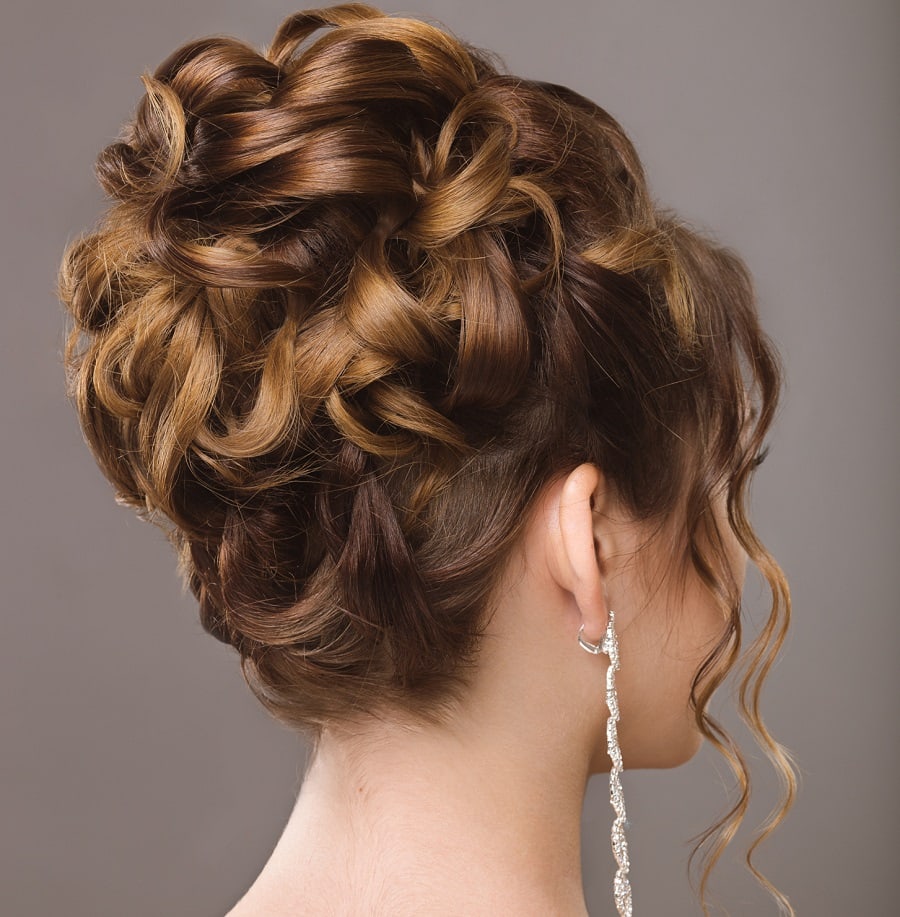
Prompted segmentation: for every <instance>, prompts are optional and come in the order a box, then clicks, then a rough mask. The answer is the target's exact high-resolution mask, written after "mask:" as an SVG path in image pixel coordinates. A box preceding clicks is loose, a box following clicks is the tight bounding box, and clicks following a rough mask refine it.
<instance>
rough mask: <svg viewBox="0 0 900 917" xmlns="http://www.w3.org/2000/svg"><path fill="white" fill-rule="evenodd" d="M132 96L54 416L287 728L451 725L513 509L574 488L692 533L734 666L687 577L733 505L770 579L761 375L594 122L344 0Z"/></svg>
mask: <svg viewBox="0 0 900 917" xmlns="http://www.w3.org/2000/svg"><path fill="white" fill-rule="evenodd" d="M323 27H328V28H327V29H326V30H325V31H324V32H322V33H319V30H320V29H322V28H323ZM143 79H144V84H145V87H146V94H145V96H144V97H143V98H142V99H141V101H140V104H139V106H138V108H137V112H136V115H135V117H134V119H133V120H132V121H131V122H129V124H128V125H126V128H125V130H124V132H123V135H122V136H121V138H120V139H118V140H117V141H116V142H114V143H112V144H111V145H110V146H108V147H107V148H106V149H105V150H104V151H103V152H102V154H101V155H100V157H99V160H98V176H99V179H100V181H101V183H102V185H103V188H104V189H105V191H106V192H107V193H108V194H109V196H110V197H111V198H112V203H111V206H110V208H109V210H108V211H107V213H106V214H105V215H104V218H103V220H102V221H101V223H100V224H99V225H98V226H97V227H96V228H95V229H94V230H93V231H92V232H90V233H89V234H86V235H85V236H83V237H82V238H80V239H78V240H76V241H75V242H74V243H72V244H71V245H70V246H69V248H68V250H67V252H66V255H65V259H64V263H63V266H62V270H61V275H60V295H61V297H62V299H63V300H64V302H65V304H66V306H67V308H68V309H69V311H70V312H71V314H72V316H73V317H74V322H75V324H74V327H73V329H72V332H71V335H70V338H69V342H68V348H67V354H66V356H67V363H68V368H69V373H70V383H71V391H72V394H73V396H74V398H75V401H76V404H77V409H78V411H79V415H80V418H81V422H82V425H83V428H84V431H85V434H86V437H87V439H88V441H89V444H90V446H91V448H92V450H93V451H94V453H95V455H96V457H97V460H98V461H99V463H100V465H101V467H102V468H103V470H104V472H105V474H106V475H107V476H108V477H109V479H110V480H111V482H112V483H113V485H114V487H115V490H116V493H117V495H118V498H119V499H120V500H121V501H123V502H125V503H127V504H129V505H131V506H133V507H135V508H137V509H138V511H139V512H140V513H141V514H142V515H145V516H147V517H149V518H151V519H153V520H154V521H156V522H158V523H159V524H161V525H163V526H164V527H165V528H166V530H167V532H168V535H169V537H170V538H171V540H172V542H173V544H174V545H175V546H176V547H177V549H178V551H179V554H180V558H181V563H182V569H183V572H184V575H185V577H186V579H187V581H188V582H189V584H190V587H191V589H192V590H193V592H194V594H195V595H196V596H197V598H198V600H199V604H200V611H201V615H202V621H203V625H204V627H205V628H206V629H207V630H208V631H209V632H211V633H212V634H214V635H216V636H217V637H218V638H219V639H221V640H223V641H225V642H227V643H229V644H231V645H233V646H234V647H235V648H236V649H237V650H238V651H239V652H240V655H241V660H242V665H243V668H244V671H245V674H246V676H247V678H248V681H249V683H250V685H251V687H252V688H253V690H254V691H255V692H256V694H257V695H258V696H259V698H260V699H261V700H262V702H263V703H264V704H265V705H266V706H267V707H268V708H269V709H270V710H271V711H272V712H273V713H274V714H275V715H276V716H278V717H279V718H281V719H282V720H283V721H285V722H287V723H290V724H292V725H293V726H295V727H297V728H299V729H303V730H307V731H310V732H312V733H315V732H316V731H317V730H319V729H321V727H322V726H324V725H326V724H327V723H329V722H332V721H339V720H342V719H347V718H350V717H354V716H360V715H365V714H367V713H371V712H374V711H376V710H378V709H379V708H394V709H397V710H401V711H405V712H407V713H411V714H415V715H419V716H424V717H436V716H439V715H440V712H441V711H442V710H445V709H446V707H447V705H448V704H449V703H450V702H452V700H453V698H454V697H456V696H458V694H459V692H460V691H461V690H462V689H463V687H464V685H465V683H466V673H467V671H468V670H469V669H470V667H471V665H472V664H473V663H474V661H475V658H476V655H477V649H478V645H479V644H478V639H479V635H480V633H482V629H483V626H484V622H485V619H486V615H487V614H488V613H489V609H490V602H491V596H492V593H493V590H494V589H495V588H496V585H497V583H498V581H499V577H500V575H501V572H502V570H503V567H504V563H505V561H506V559H507V557H508V556H509V552H510V551H511V549H512V546H513V545H514V544H515V543H516V540H517V538H518V536H519V534H520V533H521V531H522V527H523V525H524V522H525V519H526V517H527V512H528V509H529V507H530V506H531V505H532V502H533V500H534V498H535V496H536V495H537V494H538V492H539V491H540V490H541V488H542V487H543V486H544V485H545V484H547V482H548V481H550V480H551V479H552V478H553V477H554V476H555V475H558V474H561V473H564V472H566V471H567V470H569V469H571V468H573V467H575V466H576V465H578V464H579V463H581V462H585V461H587V462H594V463H596V464H597V465H598V466H600V467H602V468H603V469H604V472H605V474H606V476H607V478H608V479H609V480H610V481H612V482H613V484H614V486H615V487H616V489H617V490H618V492H619V493H620V494H621V496H622V498H623V499H624V500H625V501H626V502H627V504H628V505H629V506H631V507H632V508H633V509H634V510H635V512H636V513H638V514H639V515H640V516H642V517H646V518H651V517H659V518H664V517H666V516H668V515H669V514H671V513H672V512H674V511H675V509H676V507H683V508H684V509H683V511H684V514H685V516H684V519H685V521H684V533H685V540H684V557H683V560H684V561H685V562H687V561H688V560H692V561H693V562H694V563H695V564H696V565H698V566H699V567H700V568H702V569H705V571H706V574H705V575H706V578H707V580H708V581H709V582H710V583H711V586H712V588H718V589H719V591H720V593H721V594H722V596H723V599H722V601H723V604H724V605H726V606H727V607H728V608H729V609H730V610H731V611H732V612H735V615H733V617H732V620H731V631H730V632H729V633H728V634H727V635H725V636H723V641H722V644H721V645H720V646H719V647H718V650H717V653H718V655H721V654H722V653H723V652H724V651H725V648H726V647H728V646H729V638H730V637H731V635H732V633H733V631H734V630H735V629H736V628H739V622H738V620H737V618H736V609H737V608H738V606H739V601H740V596H739V595H737V596H736V595H734V589H731V590H730V591H729V589H730V586H729V583H728V582H727V576H726V574H725V572H724V571H725V569H726V568H725V565H724V564H722V563H719V562H718V561H717V560H716V558H715V557H709V556H707V555H706V554H704V553H703V552H702V551H700V550H698V547H697V546H698V544H699V543H700V540H701V539H700V537H699V536H700V534H701V530H702V529H703V527H704V526H709V525H711V524H712V523H711V522H710V514H709V513H708V512H707V510H708V507H709V505H710V499H711V495H712V494H713V493H714V492H715V491H716V490H717V489H718V488H721V487H722V486H727V487H728V488H729V496H730V504H731V508H732V514H733V516H732V524H733V525H734V526H735V528H736V530H737V531H738V533H739V535H740V536H741V538H742V542H743V543H744V545H745V547H746V548H747V549H748V550H749V551H750V554H751V557H752V558H754V559H757V560H759V559H760V558H765V557H766V555H765V554H764V552H763V550H762V548H761V546H760V545H759V544H758V543H757V542H756V540H755V538H754V536H753V534H752V532H751V530H750V528H749V526H748V525H747V522H746V518H745V516H744V510H743V499H744V491H745V488H746V484H747V481H748V479H749V475H750V472H751V468H752V465H753V458H754V455H755V454H756V452H757V450H758V448H759V445H760V440H761V438H762V436H763V435H764V433H765V430H766V428H767V426H768V425H769V422H770V420H771V417H772V412H773V411H774V409H775V401H776V395H777V389H778V370H777V366H776V362H775V356H774V354H773V352H772V350H771V348H770V346H769V343H768V342H767V339H766V338H765V336H764V335H763V334H762V332H761V331H760V329H759V328H758V325H757V320H756V314H755V309H754V302H753V300H754V296H753V291H752V286H751V282H750V279H749V276H748V273H747V271H746V269H745V267H744V265H743V264H742V262H741V261H740V259H739V258H738V257H737V256H736V255H735V254H734V253H733V252H731V251H729V250H728V249H726V248H724V247H722V246H719V245H717V244H715V243H714V242H713V241H712V240H711V239H709V238H706V237H704V236H703V235H701V234H700V233H699V232H696V231H694V230H692V229H690V228H689V227H688V226H686V225H685V224H684V223H682V222H681V221H679V220H678V219H677V218H676V217H675V216H674V215H673V214H671V213H669V212H667V211H665V210H662V209H661V208H659V207H657V206H655V205H654V204H653V202H652V201H651V199H650V196H649V193H648V190H647V186H646V183H645V179H644V175H643V173H642V169H641V165H640V162H639V160H638V157H637V155H636V153H635V150H634V148H633V146H632V144H631V143H630V141H629V140H628V138H627V137H626V135H625V134H624V132H623V130H622V129H621V127H620V126H619V124H618V123H617V122H616V121H615V120H614V119H613V118H612V117H611V116H610V115H609V114H608V113H607V112H605V111H604V110H603V109H602V108H600V107H598V106H597V105H595V104H594V103H592V102H590V101H588V100H587V99H585V98H583V97H582V96H580V95H578V94H577V93H575V92H573V91H571V90H569V89H567V88H565V87H562V86H557V85H552V84H547V83H541V82H536V81H533V80H528V79H523V78H520V77H516V76H512V75H508V74H505V73H503V72H501V69H500V67H499V64H498V63H497V62H496V61H495V60H494V59H493V58H492V57H491V56H490V55H489V54H487V53H485V52H483V51H479V50H478V49H476V48H473V47H471V46H470V45H468V44H466V43H465V42H463V41H461V40H459V39H457V38H455V37H453V36H451V35H450V34H449V33H447V32H446V31H443V30H440V29H438V28H436V27H434V26H432V25H430V24H427V23H425V22H421V21H418V20H413V19H405V18H396V17H389V16H386V15H384V14H382V13H381V12H379V11H378V10H376V9H373V8H371V7H368V6H364V5H361V4H347V5H343V6H338V7H333V8H331V9H327V10H318V11H310V12H306V13H299V14H297V15H296V16H293V17H291V18H289V19H288V20H286V21H285V22H284V23H283V24H282V26H281V27H280V29H279V30H278V32H277V34H276V36H275V38H274V40H273V42H272V44H271V45H270V47H269V48H268V49H267V50H266V51H265V52H264V53H259V52H257V51H256V50H254V49H252V48H250V47H249V46H247V45H245V44H243V43H242V42H239V41H237V40H234V39H229V38H210V39H204V40H199V41H194V42H191V43H190V44H187V45H185V46H184V47H182V48H180V49H179V50H178V51H176V52H175V53H174V54H172V55H171V56H170V57H169V58H168V59H167V60H166V61H165V62H164V63H163V64H161V65H160V67H159V68H158V69H157V70H156V72H155V73H154V74H153V75H152V76H145V77H144V78H143ZM751 401H756V402H757V409H756V410H755V412H752V413H753V416H754V417H755V420H748V418H749V417H750V416H751ZM707 541H708V539H707ZM775 569H776V570H777V568H775ZM771 576H772V578H773V580H774V578H775V574H772V575H771ZM716 683H718V682H716ZM712 687H714V685H713V686H712ZM712 687H711V688H710V689H709V692H707V694H706V695H705V697H706V698H708V695H709V693H711V690H712ZM700 706H701V710H702V708H704V707H705V699H704V702H702V703H701V705H700Z"/></svg>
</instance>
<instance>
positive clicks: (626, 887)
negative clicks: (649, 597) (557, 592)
mask: <svg viewBox="0 0 900 917" xmlns="http://www.w3.org/2000/svg"><path fill="white" fill-rule="evenodd" d="M614 623H615V615H614V614H613V611H612V609H610V611H609V621H608V622H607V624H606V633H605V634H604V635H603V639H602V640H601V641H600V643H589V642H588V641H587V640H585V639H584V637H583V636H582V634H583V633H584V625H583V624H582V625H581V630H579V631H578V645H579V646H580V647H581V648H582V649H584V650H587V652H589V653H593V654H594V655H595V656H596V655H599V654H600V653H604V654H606V655H607V656H609V667H608V668H607V670H606V706H607V707H609V718H608V719H607V721H606V749H607V751H608V752H609V758H610V760H611V761H612V767H611V768H610V771H609V802H610V805H612V807H613V809H614V810H615V813H616V817H615V820H614V821H613V824H612V835H611V836H612V850H613V856H614V857H615V858H616V877H615V879H614V880H613V897H614V898H615V902H616V908H617V910H618V912H619V915H620V917H631V883H630V882H629V880H628V870H629V863H628V841H627V840H626V838H625V818H626V816H625V797H624V796H623V795H622V782H621V779H620V774H621V773H622V751H621V749H620V748H619V733H618V730H617V727H616V724H617V723H618V721H619V698H618V696H617V695H616V672H617V671H618V669H619V642H618V640H617V639H616V629H615V626H614Z"/></svg>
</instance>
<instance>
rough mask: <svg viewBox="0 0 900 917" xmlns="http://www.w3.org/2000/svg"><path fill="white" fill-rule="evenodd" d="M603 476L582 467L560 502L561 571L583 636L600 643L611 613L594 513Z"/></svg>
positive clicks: (592, 467)
mask: <svg viewBox="0 0 900 917" xmlns="http://www.w3.org/2000/svg"><path fill="white" fill-rule="evenodd" d="M601 484H602V475H601V473H600V471H599V469H598V468H597V467H596V466H595V465H592V464H588V463H585V464H582V465H579V466H578V467H577V468H576V469H575V470H574V471H572V472H571V473H570V474H569V475H568V477H567V478H566V479H565V481H564V483H563V486H562V488H561V490H560V491H559V498H558V506H557V512H558V518H559V530H558V551H559V554H560V558H559V569H560V570H561V571H562V573H563V578H564V579H565V582H563V583H562V585H564V586H565V588H567V589H568V590H569V591H570V592H571V593H572V595H573V597H574V599H575V602H576V604H577V605H578V609H579V611H580V612H581V623H582V624H583V625H584V630H583V632H582V636H583V638H584V639H585V640H587V641H589V642H590V643H597V642H598V641H600V640H601V639H602V638H603V634H604V633H605V631H606V625H607V619H608V613H607V603H606V593H605V589H604V583H603V575H602V572H601V568H602V560H601V558H600V557H599V556H598V544H597V540H596V538H595V532H594V512H595V503H596V499H597V495H598V493H602V490H601V489H600V486H601Z"/></svg>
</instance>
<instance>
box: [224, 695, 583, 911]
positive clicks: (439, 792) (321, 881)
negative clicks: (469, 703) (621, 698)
mask: <svg viewBox="0 0 900 917" xmlns="http://www.w3.org/2000/svg"><path fill="white" fill-rule="evenodd" d="M476 723H477V724H478V725H477V727H476V725H475V724H476ZM375 724H376V725H373V726H371V727H367V728H366V729H365V730H362V731H360V732H356V733H354V734H353V735H352V736H351V735H349V734H347V733H346V732H344V733H342V734H340V735H339V734H337V733H326V734H324V735H323V736H322V738H321V740H320V742H319V745H318V748H317V751H316V753H315V755H314V758H313V760H312V763H311V766H310V767H309V769H308V772H307V775H306V779H305V781H304V783H303V787H302V789H301V792H300V795H299V797H298V799H297V803H296V806H295V808H294V811H293V813H292V815H291V818H290V820H289V822H288V824H287V827H286V828H285V830H284V833H283V835H282V837H281V839H280V841H279V843H278V845H277V847H276V849H275V852H274V853H273V854H272V857H271V859H270V861H269V863H268V864H267V866H266V868H265V869H264V870H263V873H262V874H261V875H260V877H259V879H258V880H257V883H256V884H255V885H254V887H253V888H252V889H251V890H250V892H248V896H247V897H246V898H245V899H244V900H242V902H241V904H244V903H245V902H246V901H248V900H249V899H250V898H251V897H255V898H256V900H257V901H258V902H262V901H263V900H264V898H265V900H266V901H267V902H268V903H269V904H270V905H272V904H274V906H275V907H276V908H277V910H278V912H279V913H280V912H281V908H284V910H285V912H290V909H291V907H292V906H295V905H296V906H301V905H304V903H305V904H306V908H307V909H306V910H303V908H302V907H300V910H303V912H304V913H307V912H309V910H308V908H309V903H310V902H312V901H316V902H319V904H320V905H321V910H317V911H316V912H317V913H330V912H331V909H330V907H329V905H330V904H333V905H334V906H335V907H334V912H335V913H337V912H341V913H345V912H348V910H347V907H348V905H349V904H353V905H354V907H350V908H349V911H351V912H353V913H363V912H366V913H382V912H385V913H405V912H407V911H409V912H419V913H421V912H422V911H421V910H419V911H416V905H417V904H418V905H419V906H420V907H421V906H422V905H423V904H428V903H429V902H430V903H431V906H433V905H434V903H435V902H441V911H442V912H447V913H470V914H481V913H484V914H488V913H491V914H494V913H553V914H559V915H572V917H575V915H586V913H587V910H586V907H585V903H584V895H583V889H582V878H581V841H580V828H581V812H582V805H583V801H584V793H585V789H586V785H587V779H588V767H587V764H586V762H585V760H583V759H582V760H578V758H579V756H578V755H573V754H572V746H571V744H570V743H569V742H566V741H560V738H561V737H560V736H559V735H556V734H550V733H548V732H546V730H544V731H543V733H541V732H540V731H539V730H537V729H536V728H535V726H534V725H533V724H534V721H533V720H531V719H530V718H529V717H528V715H527V704H522V705H520V706H519V710H518V711H516V712H513V713H511V714H508V715H507V713H504V715H502V716H499V717H496V718H492V717H490V716H485V715H484V711H482V712H481V714H480V715H479V716H478V717H472V718H467V719H466V722H465V723H461V722H457V723H456V724H455V726H454V727H446V728H441V729H438V728H436V727H428V728H411V727H408V726H399V725H396V724H392V723H385V722H382V721H375ZM557 749H558V750H559V751H557ZM563 750H565V751H566V752H567V753H566V754H563V753H562V752H563ZM324 902H328V904H327V905H326V904H325V903H324ZM237 913H238V912H237V911H235V912H233V915H234V917H237ZM248 913H249V911H248Z"/></svg>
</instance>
